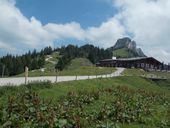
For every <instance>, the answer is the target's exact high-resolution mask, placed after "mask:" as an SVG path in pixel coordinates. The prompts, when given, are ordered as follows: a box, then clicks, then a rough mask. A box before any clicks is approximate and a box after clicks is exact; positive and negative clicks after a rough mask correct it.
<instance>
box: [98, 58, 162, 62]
mask: <svg viewBox="0 0 170 128" xmlns="http://www.w3.org/2000/svg"><path fill="white" fill-rule="evenodd" d="M144 59H153V60H155V61H157V62H158V63H161V62H160V61H158V60H157V59H155V58H153V57H135V58H119V59H104V60H101V61H135V60H144Z"/></svg>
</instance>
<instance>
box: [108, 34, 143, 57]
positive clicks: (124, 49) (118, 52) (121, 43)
mask: <svg viewBox="0 0 170 128" xmlns="http://www.w3.org/2000/svg"><path fill="white" fill-rule="evenodd" d="M109 49H110V50H112V51H113V55H114V56H116V57H120V58H121V57H123V58H124V57H145V56H146V55H145V54H144V53H143V51H142V49H141V48H137V45H136V42H135V41H133V40H131V39H130V38H129V37H124V38H121V39H118V40H117V41H116V44H115V45H114V46H113V47H111V48H109ZM125 54H127V55H125Z"/></svg>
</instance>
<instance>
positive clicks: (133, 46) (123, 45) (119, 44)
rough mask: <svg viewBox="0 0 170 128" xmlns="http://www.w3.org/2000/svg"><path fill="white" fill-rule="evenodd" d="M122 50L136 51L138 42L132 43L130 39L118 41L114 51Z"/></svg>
mask: <svg viewBox="0 0 170 128" xmlns="http://www.w3.org/2000/svg"><path fill="white" fill-rule="evenodd" d="M120 48H128V49H136V42H135V41H132V40H131V39H130V38H129V37H124V38H121V39H118V40H117V42H116V44H115V45H114V46H113V49H114V50H115V49H120Z"/></svg>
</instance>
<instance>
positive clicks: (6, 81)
mask: <svg viewBox="0 0 170 128" xmlns="http://www.w3.org/2000/svg"><path fill="white" fill-rule="evenodd" d="M123 71H124V68H117V70H116V71H115V72H114V73H112V74H107V75H97V76H58V77H56V76H42V77H28V83H29V82H34V81H47V80H48V81H51V82H52V83H55V82H63V81H73V80H86V79H95V78H101V77H102V78H106V77H117V76H120V75H121V73H122V72H123ZM24 83H25V78H24V77H16V78H13V77H12V78H0V86H5V85H15V86H17V85H21V84H24Z"/></svg>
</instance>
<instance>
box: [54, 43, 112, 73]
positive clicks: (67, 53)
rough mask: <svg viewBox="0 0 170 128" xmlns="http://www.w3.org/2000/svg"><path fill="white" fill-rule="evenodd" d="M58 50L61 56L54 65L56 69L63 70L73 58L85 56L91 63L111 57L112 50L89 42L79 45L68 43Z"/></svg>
mask: <svg viewBox="0 0 170 128" xmlns="http://www.w3.org/2000/svg"><path fill="white" fill-rule="evenodd" d="M58 50H59V52H60V55H61V56H62V57H61V58H59V61H58V63H57V65H56V69H58V70H63V69H64V68H65V67H66V66H68V65H69V64H70V62H71V60H72V59H74V58H80V57H81V58H87V59H89V60H90V61H91V62H92V63H93V64H95V63H97V62H98V61H99V60H102V59H106V58H107V59H110V58H112V52H111V51H110V50H108V49H106V50H105V49H103V48H99V47H95V46H93V45H90V44H86V45H83V46H80V47H78V46H75V45H68V46H67V47H65V46H63V47H61V48H60V49H58Z"/></svg>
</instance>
